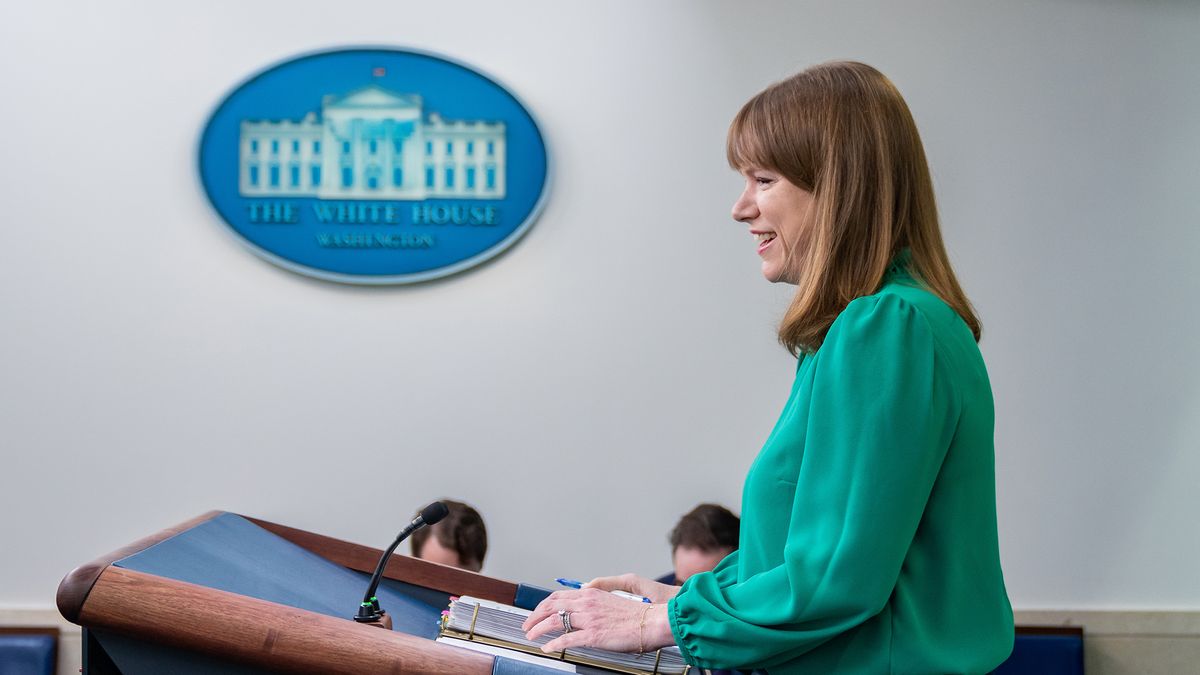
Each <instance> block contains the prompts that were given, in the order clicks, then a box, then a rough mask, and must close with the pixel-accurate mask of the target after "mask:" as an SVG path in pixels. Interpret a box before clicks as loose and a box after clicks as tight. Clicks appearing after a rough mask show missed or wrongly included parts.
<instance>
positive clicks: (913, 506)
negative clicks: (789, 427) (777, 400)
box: [668, 294, 958, 668]
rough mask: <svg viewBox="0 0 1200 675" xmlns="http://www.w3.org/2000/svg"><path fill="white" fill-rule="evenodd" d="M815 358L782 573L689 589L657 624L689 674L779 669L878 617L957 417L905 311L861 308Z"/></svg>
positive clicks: (837, 325) (930, 343)
mask: <svg viewBox="0 0 1200 675" xmlns="http://www.w3.org/2000/svg"><path fill="white" fill-rule="evenodd" d="M814 358H815V359H816V361H815V362H814V364H813V367H814V371H813V375H812V377H813V381H812V398H811V407H810V409H809V415H808V422H807V429H806V430H805V431H804V434H805V436H804V438H803V439H802V440H803V453H804V455H803V461H802V463H801V465H800V466H801V468H800V471H799V475H798V476H796V491H795V500H794V502H793V503H792V504H791V505H790V509H791V510H790V516H789V518H788V520H786V521H783V519H781V522H785V523H786V525H784V526H786V527H787V541H786V544H785V546H784V550H783V562H782V564H780V565H778V566H777V567H775V568H773V569H767V570H764V571H762V572H760V573H758V574H755V575H753V576H750V577H749V578H746V579H743V580H741V581H739V580H738V578H737V575H732V576H731V575H730V574H729V573H728V568H726V569H725V570H721V569H720V568H718V570H717V571H716V572H715V573H705V574H698V575H695V576H694V577H693V578H692V579H689V580H688V581H689V583H688V584H686V585H685V586H684V587H683V589H681V590H680V592H679V594H678V595H677V596H676V597H675V598H674V599H673V600H671V602H670V603H669V609H668V618H669V621H670V624H671V631H672V633H673V634H674V636H675V641H676V644H678V645H679V647H680V649H681V650H682V651H683V654H684V656H685V658H686V659H687V661H688V662H689V663H692V664H694V665H697V666H701V667H705V668H720V667H726V668H728V667H747V668H749V667H758V668H771V667H772V666H775V665H779V664H781V663H785V662H787V661H790V660H792V659H795V658H797V657H798V656H800V655H802V654H803V653H805V652H807V651H809V650H811V649H813V648H815V647H817V646H819V645H820V644H822V643H823V642H826V641H828V640H830V639H832V638H833V637H835V636H837V635H839V634H840V633H843V632H845V631H847V630H849V629H851V628H853V627H855V626H857V625H859V624H861V623H863V622H864V621H866V620H868V619H870V618H871V617H872V616H874V615H876V614H878V613H879V612H880V611H881V610H882V609H883V607H884V606H885V604H886V603H887V601H888V598H889V596H890V595H891V593H892V590H893V588H894V587H895V585H896V581H897V577H898V575H899V573H900V566H901V564H902V562H903V561H904V558H905V555H906V553H907V551H908V548H909V545H910V543H911V542H912V539H913V536H914V534H915V532H916V529H917V524H918V523H919V521H920V519H921V515H922V513H923V511H924V508H925V504H926V501H927V500H928V498H929V494H930V491H931V489H932V486H933V483H934V480H935V478H936V476H937V473H938V470H939V468H940V466H941V463H942V459H943V457H944V454H945V452H946V448H947V447H948V445H949V439H950V438H951V436H952V434H953V428H954V424H955V420H956V417H957V414H958V413H957V410H956V405H955V404H954V403H953V402H952V401H953V396H952V393H951V392H950V391H948V390H947V388H948V386H949V384H948V382H947V378H946V377H944V376H942V377H939V375H938V370H939V363H938V359H937V357H936V349H935V343H934V337H933V334H932V332H931V331H930V328H929V324H928V323H927V321H926V319H925V317H924V316H923V315H921V314H920V312H919V310H917V309H916V308H915V307H913V306H912V305H911V304H909V303H907V302H906V301H904V300H903V299H901V298H899V297H896V296H895V295H892V294H884V295H880V296H868V297H864V298H859V299H858V300H855V301H854V302H852V303H850V305H849V306H847V307H846V309H845V310H844V311H843V312H842V314H841V315H840V316H839V317H838V319H837V321H835V322H834V324H833V326H832V327H831V328H830V330H829V333H828V335H827V336H826V340H825V342H824V344H823V345H822V347H821V349H820V350H819V351H818V352H817V353H816V355H815V357H814ZM780 507H781V508H787V507H786V506H785V505H782V504H781V505H780ZM747 526H753V525H752V524H743V527H747ZM725 562H729V563H730V564H731V565H734V566H736V563H737V560H736V559H733V560H732V561H731V560H730V559H729V558H726V560H725Z"/></svg>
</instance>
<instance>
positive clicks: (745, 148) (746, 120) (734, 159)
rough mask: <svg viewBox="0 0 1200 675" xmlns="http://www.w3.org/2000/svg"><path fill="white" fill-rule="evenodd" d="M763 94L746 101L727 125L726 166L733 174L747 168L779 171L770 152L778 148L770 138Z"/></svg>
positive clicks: (772, 153)
mask: <svg viewBox="0 0 1200 675" xmlns="http://www.w3.org/2000/svg"><path fill="white" fill-rule="evenodd" d="M766 93H767V92H765V91H764V92H762V93H760V94H759V95H758V96H755V97H754V98H752V99H750V100H749V101H747V102H746V105H744V106H742V109H741V110H739V111H738V114H737V116H736V117H734V118H733V122H732V123H731V124H730V125H729V136H728V137H727V138H726V141H725V155H726V159H728V160H729V166H730V167H732V168H733V169H734V170H735V171H745V170H746V169H748V168H750V167H758V168H762V169H778V168H779V162H778V161H777V158H776V157H775V156H774V155H775V153H774V152H772V149H773V148H775V147H777V145H776V143H773V142H772V140H773V139H772V138H771V137H770V136H771V134H770V129H771V125H770V123H769V117H768V114H767V109H766V108H767V106H766V105H765V102H764V98H765V94H766Z"/></svg>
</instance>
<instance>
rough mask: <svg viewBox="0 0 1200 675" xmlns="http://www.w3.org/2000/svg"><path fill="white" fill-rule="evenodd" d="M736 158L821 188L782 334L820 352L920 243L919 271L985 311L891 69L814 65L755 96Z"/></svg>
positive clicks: (915, 271)
mask: <svg viewBox="0 0 1200 675" xmlns="http://www.w3.org/2000/svg"><path fill="white" fill-rule="evenodd" d="M726 150H727V153H728V156H729V164H730V165H731V166H732V167H733V168H735V169H737V170H744V169H747V168H761V169H766V170H769V171H774V172H777V173H779V174H781V175H782V176H784V177H785V178H786V179H787V180H788V181H790V182H792V183H793V184H795V185H796V186H798V187H801V188H804V189H805V190H807V191H809V192H811V193H812V194H813V206H812V208H811V209H810V215H809V218H810V219H811V227H812V232H811V236H810V237H809V239H808V241H809V245H808V247H807V248H806V249H805V250H803V251H799V252H794V253H793V259H790V260H788V261H786V264H788V265H790V266H793V269H795V270H796V271H797V279H798V285H799V287H798V288H797V290H796V295H795V297H794V298H793V299H792V304H791V306H789V307H788V310H787V312H786V313H785V314H784V317H783V320H782V321H781V322H780V325H779V341H780V343H782V344H783V346H785V347H787V349H788V350H789V351H790V352H792V354H798V353H800V352H802V351H815V350H816V349H817V348H818V347H820V346H821V343H822V342H823V341H824V340H825V334H826V333H827V332H828V331H829V326H830V325H832V324H833V321H834V319H836V318H837V315H838V314H840V313H841V311H842V310H843V309H845V307H846V305H848V304H850V302H851V301H852V300H854V299H855V298H858V297H861V296H864V295H870V294H872V293H874V292H875V291H877V290H878V289H879V287H880V285H881V284H882V283H883V277H884V274H885V273H886V271H887V268H888V265H889V263H890V262H891V261H892V260H893V258H895V256H896V255H897V254H898V253H899V252H900V251H901V250H903V249H905V248H907V249H910V250H911V253H912V254H911V259H910V260H911V261H910V262H909V268H908V270H907V271H908V272H909V274H911V275H912V276H913V278H914V279H915V280H917V281H918V282H919V283H920V284H921V285H922V286H924V287H925V288H926V289H928V290H929V291H930V292H932V293H934V294H936V295H937V296H938V297H939V298H941V299H942V300H943V301H944V302H945V303H946V304H948V305H950V307H951V308H953V309H954V311H955V312H957V313H958V314H959V316H961V317H962V318H963V321H965V322H966V323H967V326H969V327H970V328H971V332H972V333H974V334H975V339H976V340H979V337H980V335H981V332H982V329H981V326H980V323H979V318H978V317H976V316H975V312H974V310H973V309H972V307H971V303H970V301H969V300H967V296H966V294H965V293H964V292H963V290H962V287H961V286H959V284H958V279H957V278H955V276H954V270H953V269H951V267H950V260H949V257H948V256H947V255H946V248H945V246H944V245H943V243H942V234H941V228H940V227H939V225H938V215H937V204H936V203H935V201H934V196H933V180H932V179H931V178H930V175H929V165H928V163H927V162H926V161H925V149H924V148H923V147H922V145H921V137H920V136H919V135H918V134H917V125H916V123H915V122H913V118H912V113H911V112H909V110H908V105H907V104H905V103H904V99H903V98H902V97H901V96H900V92H899V91H898V90H897V89H896V87H895V86H894V85H893V84H892V83H891V81H890V80H888V79H887V78H886V77H884V75H883V73H880V72H879V71H878V70H875V69H874V68H872V67H871V66H868V65H866V64H862V63H856V62H853V61H834V62H830V63H824V64H821V65H818V66H813V67H812V68H809V69H807V70H804V71H802V72H800V73H798V74H796V75H793V76H792V77H789V78H788V79H786V80H783V81H782V82H777V83H775V84H773V85H771V86H770V87H767V88H766V89H764V90H763V91H762V92H760V93H759V94H757V95H756V96H755V97H754V98H752V99H750V100H749V101H747V102H746V104H745V105H744V106H742V109H741V110H740V111H739V112H738V114H737V116H736V117H735V118H734V119H733V123H732V124H730V126H729V137H728V141H727V145H726Z"/></svg>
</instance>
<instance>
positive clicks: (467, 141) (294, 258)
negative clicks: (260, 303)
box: [200, 48, 549, 284]
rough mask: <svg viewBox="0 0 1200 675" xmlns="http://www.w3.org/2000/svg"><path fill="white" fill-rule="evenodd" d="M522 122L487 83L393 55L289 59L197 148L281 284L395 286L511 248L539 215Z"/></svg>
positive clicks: (452, 67)
mask: <svg viewBox="0 0 1200 675" xmlns="http://www.w3.org/2000/svg"><path fill="white" fill-rule="evenodd" d="M548 163H549V159H548V156H547V152H546V143H545V140H544V139H543V137H542V133H541V130H540V129H539V128H538V125H537V123H536V121H535V120H534V118H533V115H531V114H530V112H529V111H528V110H527V109H526V108H525V106H523V105H522V104H521V102H520V101H518V100H517V98H516V97H515V96H514V95H513V94H512V93H511V92H509V91H508V90H506V89H505V88H504V87H502V86H500V85H499V84H497V83H496V82H495V80H493V79H491V78H489V77H487V76H485V75H483V74H481V73H479V72H478V71H476V70H473V69H471V68H469V67H467V66H464V65H462V64H460V63H456V62H453V61H450V60H447V59H445V58H441V57H438V56H433V55H430V54H426V53H421V52H415V51H408V50H401V49H383V48H372V49H343V50H336V51H328V52H321V53H317V54H309V55H305V56H301V57H298V58H295V59H291V60H289V61H285V62H283V63H280V64H278V65H275V66H272V67H270V68H268V69H267V70H265V71H263V72H261V73H259V74H257V75H255V76H253V77H251V78H250V79H249V80H248V81H246V82H245V83H243V84H242V85H240V86H239V87H237V88H236V89H234V90H233V92H232V93H230V94H229V95H228V96H227V97H226V98H225V100H224V101H222V102H221V104H220V105H219V106H218V107H217V109H216V111H215V112H214V113H213V115H212V117H211V118H210V119H209V121H208V124H207V125H206V126H205V128H204V133H203V135H202V136H201V139H200V177H201V182H202V183H203V184H204V189H205V191H206V192H207V193H208V198H209V200H210V201H211V202H212V204H213V207H214V208H216V210H217V213H219V214H220V215H221V218H222V219H224V221H225V222H226V223H227V224H228V225H229V226H230V227H231V228H232V229H233V231H234V232H235V233H236V234H237V235H238V236H239V237H241V238H242V239H243V240H244V241H245V242H246V243H247V244H248V245H249V246H250V248H251V250H252V251H254V252H255V253H257V254H259V255H260V256H262V257H264V258H266V259H267V260H270V261H271V262H273V263H276V264H278V265H281V266H283V267H286V268H287V269H290V270H293V271H296V272H300V273H302V274H307V275H310V276H315V277H320V278H323V279H330V280H333V281H341V282H347V283H356V284H401V283H410V282H415V281H424V280H427V279H435V278H437V277H442V276H446V275H448V274H453V273H455V272H459V271H461V270H464V269H467V268H470V267H473V266H475V265H478V264H479V263H481V262H483V261H485V260H487V259H489V258H491V257H493V256H495V255H497V254H499V253H500V252H501V251H503V250H504V249H506V248H508V247H509V246H511V245H512V244H513V243H514V242H516V240H517V239H519V238H520V237H521V235H522V234H524V233H525V231H526V230H527V229H528V228H529V227H530V225H532V224H533V221H534V219H535V218H536V217H537V214H538V212H539V210H540V209H541V206H542V204H543V202H544V201H545V194H546V184H547V178H548Z"/></svg>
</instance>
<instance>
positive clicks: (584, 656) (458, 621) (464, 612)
mask: <svg viewBox="0 0 1200 675" xmlns="http://www.w3.org/2000/svg"><path fill="white" fill-rule="evenodd" d="M529 614H530V612H529V610H526V609H519V608H517V607H512V606H509V605H502V604H500V603H496V602H490V601H488V600H481V599H479V598H472V597H467V596H463V597H461V598H453V599H451V601H450V609H449V611H448V612H447V613H446V615H445V616H444V617H443V618H442V634H443V635H447V636H450V637H455V638H459V639H464V640H478V641H482V642H488V643H492V644H498V645H500V646H504V647H508V648H511V649H518V650H521V651H525V652H529V653H535V654H539V655H541V654H542V651H541V647H542V645H544V644H546V643H547V642H549V641H551V640H553V639H554V638H556V637H558V636H560V635H562V632H561V631H557V632H553V633H549V634H547V635H543V636H542V637H540V638H538V639H537V640H526V639H525V632H524V631H522V630H521V624H523V623H525V619H527V618H529ZM562 658H563V660H565V661H570V662H572V663H581V664H585V665H591V666H599V667H601V668H609V669H611V670H618V671H621V672H626V673H665V674H666V675H682V674H683V673H686V672H687V670H688V665H687V664H686V663H684V661H683V655H682V654H680V653H679V648H678V647H664V648H663V649H661V650H657V651H653V652H646V653H645V654H626V653H622V652H612V651H608V650H607V649H594V648H591V647H573V648H571V649H568V650H566V652H565V653H564V654H563V656H562Z"/></svg>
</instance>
